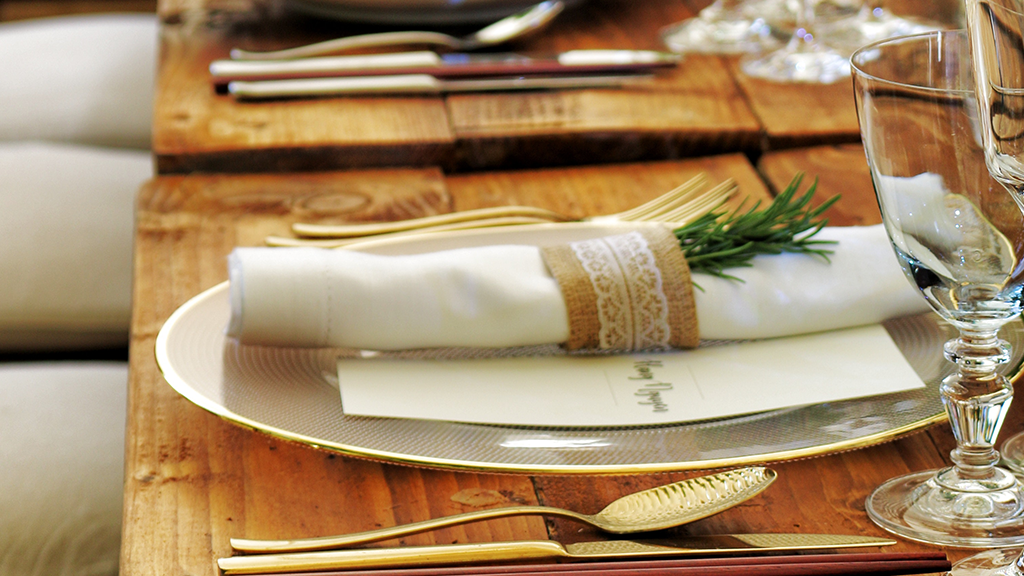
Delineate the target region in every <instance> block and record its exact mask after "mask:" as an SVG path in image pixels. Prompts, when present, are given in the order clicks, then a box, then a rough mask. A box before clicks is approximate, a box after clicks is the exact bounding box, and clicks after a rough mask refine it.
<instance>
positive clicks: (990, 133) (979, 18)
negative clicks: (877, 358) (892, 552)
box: [952, 0, 1024, 576]
mask: <svg viewBox="0 0 1024 576" xmlns="http://www.w3.org/2000/svg"><path fill="white" fill-rule="evenodd" d="M966 17H967V24H968V33H969V35H970V37H971V53H972V56H973V59H974V61H973V63H974V72H975V86H974V87H975V91H976V94H977V96H978V108H979V112H980V113H979V116H980V118H979V122H978V124H979V128H980V132H981V133H980V134H979V136H980V138H981V140H982V142H983V144H984V150H985V160H986V163H987V165H988V168H989V171H990V172H991V173H992V176H993V177H994V178H995V179H996V180H998V181H999V182H1000V183H1002V184H1003V185H1004V186H1005V187H1006V188H1007V190H1009V191H1010V195H1011V197H1012V198H1013V199H1014V200H1016V201H1017V202H1018V203H1020V202H1021V193H1022V192H1024V147H1022V134H1021V127H1022V126H1024V108H1021V106H1020V104H1021V102H1022V101H1024V99H1022V98H1021V96H1022V95H1024V76H1022V74H1021V72H1022V71H1024V53H1022V50H1024V47H1022V45H1021V33H1022V32H1024V20H1022V18H1024V10H1022V7H1021V5H1020V3H1019V2H1006V1H1002V0H968V2H967V8H966ZM1001 451H1002V458H1003V462H1004V463H1005V465H1006V466H1007V467H1008V468H1010V469H1011V470H1013V471H1015V472H1017V473H1021V472H1022V471H1024V433H1018V434H1015V435H1014V436H1011V437H1010V438H1009V439H1008V440H1007V441H1006V442H1004V443H1003V445H1002V447H1001ZM1022 571H1024V551H1022V550H1020V549H1017V548H1004V549H998V550H989V551H987V552H982V553H980V554H977V555H975V556H972V557H970V558H966V559H964V560H961V561H960V562H958V563H956V564H955V565H954V566H953V570H952V574H954V575H955V576H1019V575H1020V574H1022V573H1024V572H1022Z"/></svg>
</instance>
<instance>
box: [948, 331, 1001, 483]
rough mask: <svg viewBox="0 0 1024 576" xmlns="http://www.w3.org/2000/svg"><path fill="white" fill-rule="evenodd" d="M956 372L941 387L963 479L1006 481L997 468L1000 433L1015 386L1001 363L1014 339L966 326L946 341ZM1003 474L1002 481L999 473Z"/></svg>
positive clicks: (955, 458)
mask: <svg viewBox="0 0 1024 576" xmlns="http://www.w3.org/2000/svg"><path fill="white" fill-rule="evenodd" d="M945 355H946V358H947V359H949V360H950V361H951V362H955V363H956V364H957V367H958V370H957V373H956V374H953V375H951V376H949V377H947V378H946V379H945V380H943V382H942V386H941V388H940V392H941V394H942V402H943V404H944V405H945V407H946V414H947V415H948V416H949V421H950V424H951V425H952V428H953V435H954V436H955V437H956V442H957V447H956V449H954V450H953V451H952V452H951V453H950V456H951V458H952V460H953V464H954V466H955V475H956V476H957V477H958V480H968V481H975V482H983V483H985V482H987V481H993V480H995V481H996V483H997V484H1002V483H1003V481H1004V478H1003V477H1004V476H1005V475H1003V474H1000V473H998V472H996V470H995V465H996V464H997V463H998V462H999V453H998V452H997V451H996V450H995V447H994V446H995V442H996V438H997V437H998V435H999V429H1000V428H1001V427H1002V424H1003V420H1004V418H1005V417H1006V412H1007V410H1008V409H1009V407H1010V401H1011V400H1012V399H1013V387H1012V385H1011V384H1010V382H1009V381H1008V380H1007V379H1006V377H1004V376H1002V375H1001V374H999V373H997V371H996V370H997V368H998V367H999V366H1000V365H1002V364H1004V363H1006V362H1008V361H1009V360H1010V347H1009V344H1008V343H1007V342H1006V341H1004V340H1000V339H999V338H998V337H997V331H996V330H987V329H978V328H975V327H963V326H962V327H961V330H960V337H959V338H955V339H953V340H950V341H949V342H947V343H946V346H945ZM997 477H998V480H996V478H997Z"/></svg>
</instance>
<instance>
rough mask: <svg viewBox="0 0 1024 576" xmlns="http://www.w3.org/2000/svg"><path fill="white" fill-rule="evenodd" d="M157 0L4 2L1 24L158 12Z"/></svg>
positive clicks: (23, 0)
mask: <svg viewBox="0 0 1024 576" xmlns="http://www.w3.org/2000/svg"><path fill="white" fill-rule="evenodd" d="M156 5H157V0H3V1H0V22H8V21H13V20H30V19H34V18H49V17H52V16H66V15H71V14H100V13H109V12H142V13H147V14H152V13H154V12H156Z"/></svg>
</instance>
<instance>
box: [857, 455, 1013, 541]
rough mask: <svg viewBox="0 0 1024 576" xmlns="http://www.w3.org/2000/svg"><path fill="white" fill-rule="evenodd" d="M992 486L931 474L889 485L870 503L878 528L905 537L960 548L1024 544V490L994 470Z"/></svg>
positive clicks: (944, 473) (943, 472)
mask: <svg viewBox="0 0 1024 576" xmlns="http://www.w3.org/2000/svg"><path fill="white" fill-rule="evenodd" d="M996 473H997V475H998V477H997V478H996V479H994V480H993V481H991V482H974V483H973V485H970V486H968V483H967V482H963V481H962V480H958V479H955V478H954V480H957V481H958V482H959V485H960V488H957V489H954V488H951V487H950V486H951V482H949V481H947V478H948V477H950V476H955V471H953V470H951V469H948V468H947V469H945V470H941V471H940V470H929V471H926V472H917V473H915V474H909V475H907V476H901V477H899V478H894V479H892V480H889V481H888V482H886V483H885V484H882V485H881V486H879V487H878V489H876V490H875V491H874V492H873V493H872V494H871V496H869V497H868V499H867V502H866V507H867V512H868V516H869V517H870V518H871V520H872V521H874V522H875V523H876V524H878V525H879V526H881V527H882V528H884V529H885V530H888V531H889V532H892V533H893V534H896V535H898V536H902V537H904V538H907V539H910V540H916V541H918V542H926V543H929V544H938V545H942V546H958V547H961V548H993V547H1005V546H1018V545H1021V544H1024V490H1022V487H1021V484H1020V483H1019V482H1017V481H1016V480H1014V479H1013V476H1012V474H1010V473H1009V472H1007V471H1005V470H1001V469H998V468H997V469H996Z"/></svg>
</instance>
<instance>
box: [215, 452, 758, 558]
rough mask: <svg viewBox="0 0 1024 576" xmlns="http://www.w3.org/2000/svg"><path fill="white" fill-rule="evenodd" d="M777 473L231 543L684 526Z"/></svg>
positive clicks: (313, 543)
mask: <svg viewBox="0 0 1024 576" xmlns="http://www.w3.org/2000/svg"><path fill="white" fill-rule="evenodd" d="M775 478H776V473H775V472H774V471H773V470H769V469H767V468H764V467H761V466H752V467H748V468H740V469H737V470H729V471H727V472H721V473H718V474H712V475H710V476H701V477H698V478H690V479H688V480H683V481H680V482H675V483H673V484H666V485H665V486H658V487H656V488H651V489H648V490H643V491H641V492H635V493H633V494H628V495H626V496H623V497H622V498H619V499H618V500H615V501H614V502H612V503H611V504H609V505H608V506H606V507H605V508H604V509H603V510H601V511H600V512H598V513H597V514H593V515H590V514H580V513H578V512H573V511H571V510H564V509H562V508H553V507H549V506H511V507H507V508H493V509H490V510H478V511H475V512H467V513H465V514H456V515H453V516H445V517H443V518H435V519H432V520H424V521H422V522H413V523H411V524H404V525H402V526H394V527H391V528H381V529H378V530H370V531H368V532H358V533H355V534H343V535H340V536H321V537H318V538H303V539H296V540H246V539H242V538H232V539H231V547H232V548H234V549H235V550H237V551H240V552H255V553H265V552H301V551H308V550H330V549H334V548H344V547H347V546H354V545H356V544H365V543H367V542H376V541H378V540H387V539H389V538H398V537H400V536H407V535H409V534H417V533H420V532H426V531H428V530H435V529H437V528H445V527H448V526H455V525H456V524H464V523H467V522H476V521H479V520H489V519H491V518H502V517H505V516H521V515H526V514H543V515H546V516H561V517H563V518H570V519H573V520H577V521H579V522H583V523H585V524H590V525H591V526H594V527H595V528H599V529H601V530H604V531H606V532H611V533H613V534H631V533H635V532H651V531H654V530H664V529H666V528H672V527H674V526H680V525H683V524H686V523H689V522H693V521H694V520H700V519H701V518H706V517H708V516H711V515H713V514H717V513H719V512H721V511H723V510H726V509H728V508H732V507H733V506H735V505H737V504H739V503H740V502H744V501H746V500H748V499H750V498H752V497H753V496H756V495H757V494H759V493H760V492H761V491H762V490H764V489H765V488H767V487H768V485H769V484H771V483H772V482H773V481H775Z"/></svg>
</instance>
